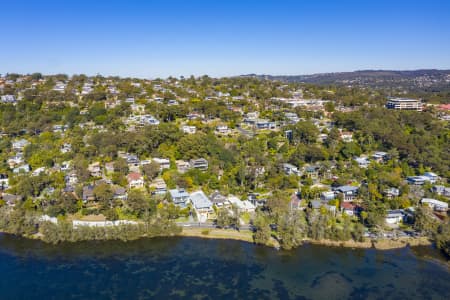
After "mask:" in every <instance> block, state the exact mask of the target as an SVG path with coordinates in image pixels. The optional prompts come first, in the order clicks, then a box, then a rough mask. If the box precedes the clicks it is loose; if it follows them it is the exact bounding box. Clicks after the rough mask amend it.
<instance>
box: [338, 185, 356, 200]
mask: <svg viewBox="0 0 450 300" xmlns="http://www.w3.org/2000/svg"><path fill="white" fill-rule="evenodd" d="M358 190H359V188H358V187H357V186H351V185H343V186H340V187H337V188H335V191H336V192H337V193H338V194H339V195H342V200H343V202H352V201H353V200H354V199H355V198H356V196H357V195H358Z"/></svg>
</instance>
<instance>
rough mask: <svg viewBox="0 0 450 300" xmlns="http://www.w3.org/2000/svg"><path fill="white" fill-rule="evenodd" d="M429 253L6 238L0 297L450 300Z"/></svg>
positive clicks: (448, 278)
mask: <svg viewBox="0 0 450 300" xmlns="http://www.w3.org/2000/svg"><path fill="white" fill-rule="evenodd" d="M430 251H433V250H432V249H430V248H427V249H423V248H422V249H413V250H411V249H401V250H394V251H376V250H372V249H370V250H351V249H341V248H327V247H320V246H312V245H308V246H303V247H301V248H299V249H297V250H294V251H290V252H284V251H276V250H273V249H270V248H266V247H260V246H254V245H251V244H248V243H243V242H237V241H223V240H222V241H221V240H203V239H195V238H158V239H143V240H139V241H134V242H128V243H122V242H85V243H78V244H63V245H57V246H51V245H47V244H44V243H42V242H39V241H31V240H26V239H21V238H16V237H12V236H8V235H0V276H1V277H0V299H182V298H186V299H450V270H449V269H448V267H447V266H446V264H445V263H444V262H443V261H442V260H441V261H439V260H436V259H429V258H424V257H422V255H421V252H426V253H433V252H430Z"/></svg>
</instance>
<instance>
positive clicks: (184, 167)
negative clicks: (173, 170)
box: [175, 160, 191, 174]
mask: <svg viewBox="0 0 450 300" xmlns="http://www.w3.org/2000/svg"><path fill="white" fill-rule="evenodd" d="M175 164H176V166H177V170H178V173H180V174H184V173H186V172H187V171H189V169H190V168H191V164H190V163H189V162H187V161H184V160H177V161H176V162H175Z"/></svg>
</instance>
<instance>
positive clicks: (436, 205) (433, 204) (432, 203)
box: [420, 198, 448, 212]
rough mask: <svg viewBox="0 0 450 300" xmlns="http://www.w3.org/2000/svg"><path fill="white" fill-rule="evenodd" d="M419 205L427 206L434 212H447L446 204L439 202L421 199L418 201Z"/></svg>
mask: <svg viewBox="0 0 450 300" xmlns="http://www.w3.org/2000/svg"><path fill="white" fill-rule="evenodd" d="M420 203H422V205H423V204H427V205H428V206H429V207H431V208H432V209H434V210H435V211H442V212H445V211H447V210H448V203H446V202H443V201H439V200H436V199H431V198H423V199H422V200H420Z"/></svg>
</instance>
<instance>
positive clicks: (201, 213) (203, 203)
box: [189, 191, 214, 222]
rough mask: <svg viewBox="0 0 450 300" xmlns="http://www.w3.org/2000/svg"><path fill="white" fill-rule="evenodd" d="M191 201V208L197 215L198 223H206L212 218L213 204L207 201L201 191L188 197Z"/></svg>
mask: <svg viewBox="0 0 450 300" xmlns="http://www.w3.org/2000/svg"><path fill="white" fill-rule="evenodd" d="M189 198H190V199H191V202H192V206H193V208H194V210H195V213H196V214H197V219H198V221H199V222H206V221H207V220H208V219H210V217H211V216H212V214H213V212H214V210H213V207H212V206H213V204H212V203H211V201H210V200H209V199H208V197H207V196H206V195H205V193H203V191H197V192H194V193H192V194H190V195H189Z"/></svg>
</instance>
